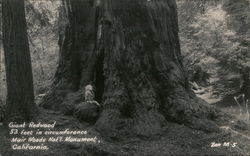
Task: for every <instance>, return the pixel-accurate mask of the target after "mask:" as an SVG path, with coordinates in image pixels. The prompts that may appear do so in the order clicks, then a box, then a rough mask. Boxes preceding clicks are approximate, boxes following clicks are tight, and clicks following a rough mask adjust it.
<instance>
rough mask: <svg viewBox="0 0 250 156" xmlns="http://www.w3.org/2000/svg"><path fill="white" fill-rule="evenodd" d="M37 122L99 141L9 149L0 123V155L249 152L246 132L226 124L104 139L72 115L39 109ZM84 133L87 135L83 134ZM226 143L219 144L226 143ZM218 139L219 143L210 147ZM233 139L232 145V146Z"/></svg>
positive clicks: (176, 127)
mask: <svg viewBox="0 0 250 156" xmlns="http://www.w3.org/2000/svg"><path fill="white" fill-rule="evenodd" d="M37 118H38V119H39V122H46V123H53V122H54V121H57V124H56V128H55V129H58V130H63V129H67V128H69V129H73V130H87V131H88V132H89V133H88V136H89V137H90V136H92V137H94V136H97V138H99V139H100V140H101V142H100V143H56V144H55V143H48V146H49V147H50V149H49V150H46V151H44V150H41V151H39V150H36V151H27V150H12V149H10V139H9V137H8V130H6V129H4V128H3V126H0V132H1V133H0V140H1V142H0V156H34V155H35V156H85V155H86V156H109V155H111V156H166V155H199V156H200V155H250V146H249V145H250V132H249V131H243V130H242V131H240V130H239V131H235V130H233V129H231V128H230V127H227V126H226V125H225V126H224V127H221V128H222V129H223V130H222V132H221V133H205V132H203V131H199V130H194V129H190V128H188V127H186V126H184V125H179V124H176V123H168V126H167V127H166V130H165V132H164V133H163V134H162V135H159V136H155V137H150V138H147V137H144V138H142V137H138V138H124V139H123V140H107V139H104V138H102V137H101V136H99V135H98V133H96V132H95V131H94V130H92V129H91V127H92V126H91V125H89V124H87V123H84V122H79V121H78V120H77V119H76V118H74V117H72V116H63V115H61V114H60V113H57V112H54V111H48V110H43V109H42V110H41V114H40V115H39V116H37ZM85 137H87V136H85ZM228 142H229V146H228V147H226V146H223V144H224V143H228ZM213 143H221V144H222V145H221V146H220V147H211V145H212V144H213ZM234 143H235V147H233V146H234V145H233V144H234Z"/></svg>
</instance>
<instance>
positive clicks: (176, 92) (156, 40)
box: [42, 0, 224, 136]
mask: <svg viewBox="0 0 250 156" xmlns="http://www.w3.org/2000/svg"><path fill="white" fill-rule="evenodd" d="M63 2H64V3H63V4H64V11H65V13H66V17H67V18H68V23H67V24H66V27H65V34H63V35H62V34H61V35H60V36H61V37H60V40H59V44H60V58H59V66H58V68H57V72H56V75H55V81H54V84H53V89H52V91H51V92H50V93H49V94H48V95H47V96H46V97H45V98H44V100H43V102H42V105H43V106H44V107H45V108H54V109H58V108H63V106H62V103H63V101H64V99H65V97H66V96H67V95H69V94H68V93H71V94H72V92H73V93H77V91H80V92H82V89H83V88H84V86H85V85H87V84H88V83H90V82H93V84H94V85H95V87H96V100H97V101H98V102H99V103H101V105H102V106H103V110H102V113H101V116H100V118H99V119H98V120H97V122H96V124H95V127H96V129H97V130H99V131H100V132H103V133H104V134H105V135H109V136H123V135H153V134H159V133H161V132H162V131H163V129H164V127H165V126H167V121H172V122H177V123H182V124H186V125H188V126H190V127H194V128H197V129H203V130H206V131H214V130H218V129H217V126H216V123H219V122H218V121H220V120H219V119H220V117H223V118H224V114H222V113H221V112H219V111H218V110H216V109H215V108H213V107H209V106H207V105H206V104H205V102H203V101H202V100H200V99H198V98H197V97H196V96H195V95H194V93H193V92H192V91H191V90H190V88H189V85H188V81H187V76H186V73H185V70H184V67H183V65H182V57H181V52H180V45H179V38H178V22H177V11H176V3H175V0H157V1H147V0H105V1H100V0H97V1H94V0H93V1H89V0H64V1H63ZM55 97H56V98H55ZM78 101H79V100H78Z"/></svg>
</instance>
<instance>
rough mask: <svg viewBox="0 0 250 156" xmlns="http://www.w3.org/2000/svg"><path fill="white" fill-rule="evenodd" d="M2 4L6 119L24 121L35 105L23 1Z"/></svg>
mask: <svg viewBox="0 0 250 156" xmlns="http://www.w3.org/2000/svg"><path fill="white" fill-rule="evenodd" d="M2 5H3V6H2V10H3V46H4V55H5V64H6V65H5V66H6V78H7V89H8V93H7V120H8V121H24V120H26V121H28V120H30V118H31V114H32V111H33V110H34V108H35V103H34V93H33V78H32V69H31V59H30V52H29V45H28V38H27V26H26V20H25V10H24V1H23V0H3V1H2Z"/></svg>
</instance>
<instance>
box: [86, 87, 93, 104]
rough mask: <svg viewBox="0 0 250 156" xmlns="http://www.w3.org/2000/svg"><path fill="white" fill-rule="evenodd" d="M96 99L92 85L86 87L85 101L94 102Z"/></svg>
mask: <svg viewBox="0 0 250 156" xmlns="http://www.w3.org/2000/svg"><path fill="white" fill-rule="evenodd" d="M94 98H95V93H94V87H93V86H92V85H91V84H89V85H87V86H85V101H93V100H94Z"/></svg>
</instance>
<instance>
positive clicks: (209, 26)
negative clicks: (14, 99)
mask: <svg viewBox="0 0 250 156" xmlns="http://www.w3.org/2000/svg"><path fill="white" fill-rule="evenodd" d="M25 5H26V20H27V24H28V39H29V46H30V51H31V57H32V67H33V77H34V87H35V95H39V96H37V100H39V99H40V98H41V97H42V96H43V95H44V94H45V93H46V92H47V91H48V90H49V86H50V85H51V83H52V80H53V77H54V73H55V70H56V67H57V64H58V55H59V54H58V51H59V47H58V39H59V34H62V33H63V32H64V26H65V24H66V22H67V20H66V18H64V15H62V14H63V11H62V4H61V1H52V0H47V1H28V0H26V1H25ZM177 5H178V15H179V17H178V18H179V29H180V31H179V35H180V42H181V50H182V55H183V60H184V65H185V67H187V70H188V73H189V80H190V81H193V82H196V83H197V84H198V86H199V89H201V91H200V92H198V93H197V95H198V96H199V97H201V98H203V99H204V100H206V101H207V102H208V103H216V102H219V101H220V100H222V99H228V100H227V101H226V102H227V103H228V105H231V104H233V103H234V101H233V98H232V97H233V96H234V95H235V94H237V93H239V91H240V88H241V86H242V83H243V79H242V70H243V68H244V67H246V66H250V53H249V49H250V30H249V26H250V4H249V1H248V0H237V1H236V0H220V1H216V0H209V1H206V0H201V1H194V0H185V1H184V0H177ZM59 14H61V16H60V18H59ZM0 33H1V34H0V35H1V36H0V39H1V40H2V31H0ZM0 49H1V51H0V99H1V101H3V102H4V101H5V98H6V78H5V67H4V56H3V48H2V43H1V44H0Z"/></svg>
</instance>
